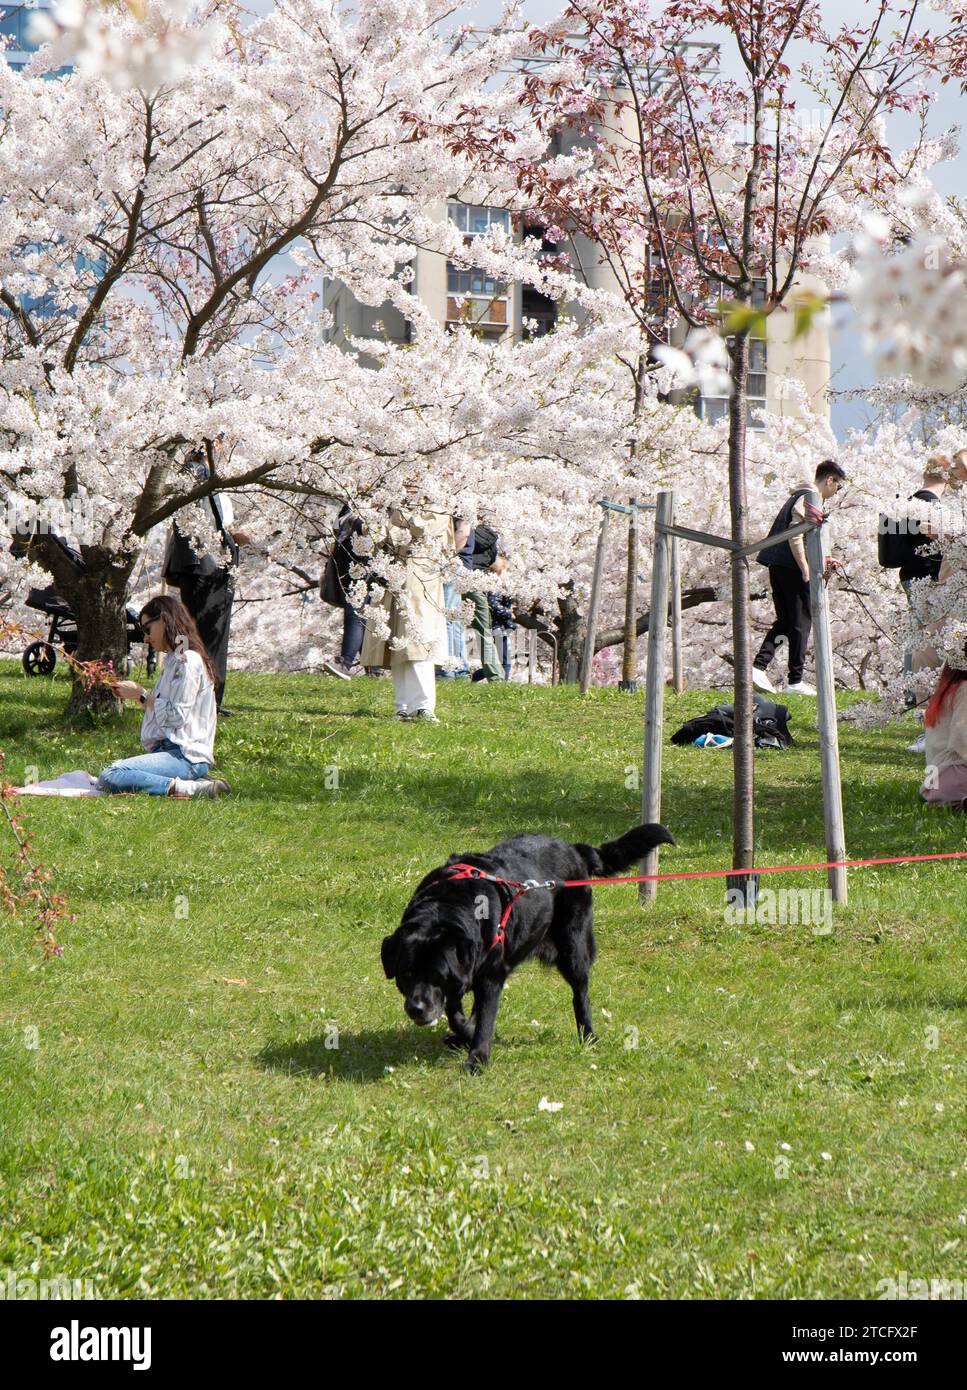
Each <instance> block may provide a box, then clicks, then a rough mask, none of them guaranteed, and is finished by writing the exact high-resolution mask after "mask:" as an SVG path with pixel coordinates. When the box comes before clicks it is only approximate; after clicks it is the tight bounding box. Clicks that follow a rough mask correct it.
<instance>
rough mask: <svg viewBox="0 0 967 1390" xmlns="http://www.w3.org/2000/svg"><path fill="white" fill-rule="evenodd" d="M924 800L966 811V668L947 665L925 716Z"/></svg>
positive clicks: (921, 793) (922, 789)
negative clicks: (925, 764) (925, 767)
mask: <svg viewBox="0 0 967 1390" xmlns="http://www.w3.org/2000/svg"><path fill="white" fill-rule="evenodd" d="M923 722H924V726H925V728H926V735H925V738H926V750H925V751H926V756H927V775H926V777H925V778H924V780H923V785H922V786H921V788H920V795H921V796H922V797H923V799H924V801H929V802H932V803H936V804H938V805H941V806H958V807H959V808H960V809H962V810H964V809H967V667H962V666H949V665H945V666H944V667H943V670H942V671H941V672H940V679H939V680H938V681H937V686H936V689H935V690H934V692H933V694H932V695H931V697H930V700H929V702H928V704H927V709H926V713H925V715H924V720H923Z"/></svg>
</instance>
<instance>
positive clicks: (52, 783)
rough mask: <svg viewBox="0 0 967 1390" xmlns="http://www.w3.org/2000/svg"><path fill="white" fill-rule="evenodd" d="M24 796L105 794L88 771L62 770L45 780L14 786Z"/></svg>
mask: <svg viewBox="0 0 967 1390" xmlns="http://www.w3.org/2000/svg"><path fill="white" fill-rule="evenodd" d="M14 791H15V792H21V793H22V794H23V795H24V796H106V795H107V793H106V792H105V791H103V790H102V789H101V788H100V787H99V786H98V785H97V778H96V777H94V776H93V775H92V774H91V773H90V772H80V771H77V772H62V773H61V774H60V776H59V777H51V778H48V780H47V781H45V782H30V783H28V785H27V786H26V787H14Z"/></svg>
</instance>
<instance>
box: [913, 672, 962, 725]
mask: <svg viewBox="0 0 967 1390" xmlns="http://www.w3.org/2000/svg"><path fill="white" fill-rule="evenodd" d="M961 681H967V669H965V668H964V667H962V666H948V665H947V664H946V663H944V668H943V670H942V671H941V672H940V679H939V680H938V681H937V687H936V689H935V690H934V692H933V694H932V695H931V696H930V700H929V702H928V704H927V708H926V709H925V710H924V714H923V722H924V724H925V725H926V726H927V728H928V729H932V728H933V727H934V725H935V724H936V723H937V720H938V719H939V718H940V715H941V714H942V712H943V707H944V702H945V701H946V699H947V696H948V695H949V694H950V692H951V690H953V688H954V686H956V685H959V684H960V682H961Z"/></svg>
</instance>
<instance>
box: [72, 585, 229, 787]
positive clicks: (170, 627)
mask: <svg viewBox="0 0 967 1390" xmlns="http://www.w3.org/2000/svg"><path fill="white" fill-rule="evenodd" d="M140 623H141V630H142V632H143V633H144V635H145V639H146V640H147V641H148V642H150V644H151V646H152V647H153V648H154V650H155V651H156V652H164V654H165V663H164V670H163V671H162V672H161V675H160V676H159V678H158V680H157V682H156V684H155V687H154V690H153V691H148V690H146V689H145V688H144V686H142V685H139V684H138V682H137V681H119V682H118V685H117V687H116V689H117V693H118V695H119V696H120V698H121V699H122V700H132V701H137V702H138V703H139V704H140V705H141V706H142V707H143V708H144V719H143V720H142V721H141V747H142V748H143V749H144V750H145V751H144V753H143V754H142V755H141V756H140V757H136V758H119V759H118V760H117V761H116V762H113V763H112V764H111V766H110V767H106V768H105V769H104V771H103V772H102V773H101V775H100V777H99V778H98V786H99V787H100V788H101V789H102V790H103V791H108V792H137V791H146V792H148V793H149V794H150V795H151V796H204V797H212V796H219V795H221V794H222V793H224V792H228V791H230V790H231V788H230V787H229V785H228V783H227V782H225V781H222V780H221V779H218V780H212V779H210V778H209V777H208V769H209V768H210V767H211V765H212V763H213V762H214V761H215V724H216V710H215V668H214V666H213V664H212V659H211V657H210V656H209V655H208V652H207V651H206V650H205V645H204V643H203V642H202V640H201V637H200V636H199V633H198V628H197V627H196V625H195V620H194V618H192V616H191V614H190V613H189V612H188V609H187V608H186V607H185V605H184V604H183V603H181V602H179V600H178V599H176V598H172V597H171V595H170V594H164V595H159V596H157V597H156V598H152V599H149V600H148V602H147V603H146V604H145V605H144V608H143V609H142V610H141V617H140Z"/></svg>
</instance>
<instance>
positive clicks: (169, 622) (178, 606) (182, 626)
mask: <svg viewBox="0 0 967 1390" xmlns="http://www.w3.org/2000/svg"><path fill="white" fill-rule="evenodd" d="M145 618H148V619H149V620H150V621H152V622H153V621H154V619H155V618H160V619H161V621H162V622H163V623H164V625H165V642H166V643H167V644H168V648H169V650H170V651H173V652H177V651H182V650H184V648H185V646H186V645H187V647H188V650H189V651H192V652H197V653H198V655H199V656H200V657H201V659H202V661H203V662H204V663H205V670H206V671H207V672H208V679H209V680H210V681H211V683H212V685H214V684H215V680H216V676H215V666H214V664H213V662H212V659H211V657H210V656H209V655H208V651H207V649H206V647H205V644H204V642H203V641H202V640H201V633H200V632H199V631H198V627H197V625H196V623H195V620H194V618H193V617H192V616H191V614H190V613H189V612H188V609H187V608H186V607H185V605H184V604H183V603H182V602H181V600H180V599H176V598H172V597H171V595H170V594H156V595H155V597H154V598H149V599H148V601H147V603H146V604H145V605H144V607H143V608H142V609H141V616H140V619H139V621H140V622H142V623H143V622H144V620H145ZM179 638H183V639H184V640H183V641H181V642H179V640H178V639H179Z"/></svg>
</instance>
